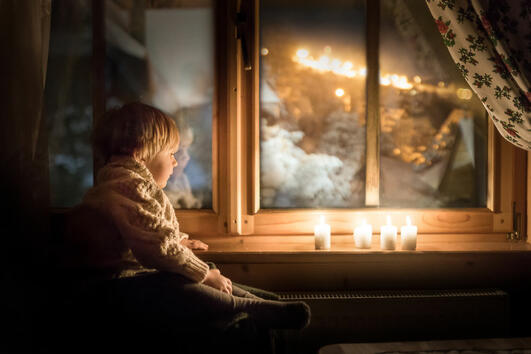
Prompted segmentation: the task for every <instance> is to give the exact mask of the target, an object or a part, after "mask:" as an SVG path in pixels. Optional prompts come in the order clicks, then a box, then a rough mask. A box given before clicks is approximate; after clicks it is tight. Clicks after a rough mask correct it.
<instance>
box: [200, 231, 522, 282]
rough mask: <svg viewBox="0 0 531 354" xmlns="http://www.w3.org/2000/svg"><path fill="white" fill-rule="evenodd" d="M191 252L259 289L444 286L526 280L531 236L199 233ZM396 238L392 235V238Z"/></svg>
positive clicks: (235, 278)
mask: <svg viewBox="0 0 531 354" xmlns="http://www.w3.org/2000/svg"><path fill="white" fill-rule="evenodd" d="M202 240H203V241H204V242H206V243H207V244H208V245H209V249H208V251H198V252H196V253H197V255H198V256H199V257H200V258H201V259H203V260H205V261H211V262H214V263H216V264H217V265H218V266H219V268H220V269H221V271H222V273H223V274H224V275H226V276H228V277H229V278H230V279H232V280H233V281H235V282H239V283H242V284H248V285H252V286H256V287H259V288H263V289H269V290H275V291H284V290H308V289H326V290H342V289H403V288H407V289H443V288H444V289H446V288H480V287H501V288H507V287H518V286H523V285H525V284H529V283H530V282H531V244H529V243H527V242H524V241H519V242H514V241H513V242H510V241H507V240H506V238H505V234H488V235H485V234H461V235H458V234H452V235H435V234H430V235H419V241H418V244H417V250H416V251H402V250H400V249H398V250H395V251H382V250H380V246H379V243H378V242H379V237H378V235H373V244H372V248H371V249H367V250H361V249H357V248H355V247H354V242H353V239H352V236H351V235H333V236H332V247H331V249H330V250H328V251H316V250H314V239H313V236H229V237H216V238H210V239H208V238H207V239H202ZM398 244H399V243H398Z"/></svg>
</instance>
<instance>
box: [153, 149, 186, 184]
mask: <svg viewBox="0 0 531 354" xmlns="http://www.w3.org/2000/svg"><path fill="white" fill-rule="evenodd" d="M177 150H179V148H178V147H177V148H176V149H173V150H170V149H164V150H162V151H160V152H159V153H158V154H157V155H155V157H154V158H153V159H152V160H151V161H149V162H147V163H146V167H147V168H148V170H149V171H150V172H151V174H152V175H153V177H154V178H155V182H157V185H158V186H159V187H160V188H164V187H166V183H168V179H169V178H170V175H171V174H172V173H173V169H174V168H175V167H176V166H177V160H175V157H174V154H175V153H176V152H177Z"/></svg>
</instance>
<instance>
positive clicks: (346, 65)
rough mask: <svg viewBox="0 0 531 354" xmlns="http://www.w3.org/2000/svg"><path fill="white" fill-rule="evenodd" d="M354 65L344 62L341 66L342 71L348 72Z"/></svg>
mask: <svg viewBox="0 0 531 354" xmlns="http://www.w3.org/2000/svg"><path fill="white" fill-rule="evenodd" d="M353 66H354V65H353V64H352V63H351V62H350V61H346V62H345V63H344V64H343V69H345V70H350V69H352V67H353Z"/></svg>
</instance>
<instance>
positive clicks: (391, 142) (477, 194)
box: [380, 0, 487, 208]
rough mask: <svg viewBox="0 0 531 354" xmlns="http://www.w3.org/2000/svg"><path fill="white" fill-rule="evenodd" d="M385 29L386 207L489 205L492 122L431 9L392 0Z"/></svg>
mask: <svg viewBox="0 0 531 354" xmlns="http://www.w3.org/2000/svg"><path fill="white" fill-rule="evenodd" d="M381 4H382V5H381V20H380V23H381V29H380V113H381V140H380V141H381V145H380V152H381V164H380V168H381V169H380V171H381V180H380V205H381V206H385V207H414V208H442V207H484V206H485V205H486V193H487V187H486V186H487V181H486V176H487V173H486V171H487V119H486V113H485V111H484V109H483V106H482V105H481V102H479V99H478V98H477V97H476V95H475V94H473V92H472V91H471V89H470V88H469V86H468V85H467V83H466V82H465V81H464V79H463V78H462V76H461V74H460V72H459V71H458V69H457V67H456V64H455V63H454V62H453V61H452V58H451V57H450V54H449V53H448V50H447V49H446V47H445V46H444V44H443V42H442V38H441V36H440V34H439V32H438V31H437V28H436V25H435V23H434V21H433V17H432V16H431V14H430V12H429V10H428V8H427V7H426V4H425V3H424V2H420V1H402V0H384V1H382V3H381Z"/></svg>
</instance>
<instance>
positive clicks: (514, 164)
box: [52, 0, 531, 237]
mask: <svg viewBox="0 0 531 354" xmlns="http://www.w3.org/2000/svg"><path fill="white" fill-rule="evenodd" d="M367 3H368V4H371V3H372V4H374V2H370V1H368V2H367ZM92 4H93V5H92V6H93V40H94V44H93V47H94V48H93V70H92V72H93V75H94V76H93V107H94V109H93V113H94V121H96V119H97V118H98V117H101V115H102V114H103V112H104V107H105V93H104V87H105V86H104V61H105V40H104V33H105V32H104V21H103V19H104V6H103V1H102V0H95V1H93V3H92ZM214 4H215V9H214V13H215V28H216V31H215V33H216V34H215V58H216V61H215V84H214V102H213V113H212V193H213V196H212V197H213V198H212V209H210V210H193V209H192V210H183V209H175V214H176V215H177V217H178V219H179V222H180V225H181V228H182V230H183V231H185V232H187V233H189V234H191V235H192V236H194V237H195V236H198V237H222V236H226V235H236V236H237V235H249V236H251V235H257V236H268V235H286V236H289V235H310V234H312V233H313V225H314V224H315V223H316V222H317V221H318V218H319V216H320V215H325V216H326V220H327V222H328V223H329V224H331V227H332V234H347V235H348V234H352V229H353V227H354V225H355V224H357V223H358V222H359V221H360V220H361V219H362V218H365V219H366V220H367V221H368V222H369V223H371V224H372V225H373V230H375V232H376V233H378V230H379V227H380V226H381V224H382V223H383V222H384V219H385V216H386V215H391V216H392V217H393V220H394V223H395V224H397V225H399V224H400V223H402V222H403V221H404V220H405V216H406V215H410V216H411V217H413V219H414V220H415V222H416V224H417V225H418V231H419V234H475V235H476V234H490V235H491V234H494V233H496V234H499V235H500V237H505V234H506V233H508V232H510V231H513V228H514V227H513V216H514V215H515V213H514V212H515V210H516V211H517V212H520V213H522V214H521V215H522V219H523V220H525V219H526V218H525V215H526V213H525V208H526V199H525V198H526V190H525V186H526V183H528V182H527V181H526V178H527V177H526V176H527V155H526V152H525V151H523V150H520V149H518V148H516V147H514V146H513V145H512V144H510V143H508V142H507V141H505V140H504V139H502V138H501V137H500V135H499V134H498V133H496V132H495V128H494V125H493V124H492V122H491V121H490V120H489V123H488V176H487V183H488V193H487V206H486V208H474V209H388V208H359V209H347V210H345V209H319V210H316V209H290V210H281V209H274V210H273V209H260V207H259V202H260V196H259V192H260V131H259V91H258V90H259V70H258V68H259V37H258V33H259V6H258V5H259V0H216V1H214ZM373 6H374V5H373ZM239 12H240V13H243V14H245V17H246V18H247V19H248V21H246V22H245V23H244V24H243V25H241V26H240V28H239V27H238V21H237V20H238V18H237V14H238V13H239ZM374 13H375V10H374V9H373V11H372V14H373V15H374ZM374 21H376V22H377V21H378V19H376V20H374V19H372V20H371V21H370V22H371V24H372V30H371V29H370V28H369V27H371V26H368V28H369V29H368V31H371V33H374V29H375V28H376V29H377V24H376V23H375V22H374ZM367 22H368V23H369V18H368V19H367ZM238 30H240V31H241V30H244V31H246V38H247V40H248V42H249V43H248V46H247V48H249V49H250V53H248V55H249V58H250V61H251V64H252V65H251V66H252V68H251V70H245V68H244V66H245V65H244V63H243V53H242V39H241V38H239V36H238ZM240 35H241V33H240ZM368 35H373V34H370V33H368ZM369 49H370V48H368V50H369ZM370 50H378V48H377V45H375V46H373V48H372V49H370ZM368 67H369V71H368V78H369V77H371V71H370V65H368ZM372 77H373V79H372V82H374V81H375V79H374V77H376V75H375V74H374V73H372ZM368 81H369V80H368ZM368 85H369V87H368V97H367V99H368V100H374V99H376V100H377V97H378V96H377V87H378V85H376V88H374V85H373V86H372V88H371V87H370V85H371V84H370V83H369V84H368ZM371 92H372V93H371ZM377 111H378V110H373V111H371V110H369V109H368V112H367V115H368V116H372V117H373V118H371V119H369V120H368V122H372V124H373V128H370V129H375V127H376V128H377V127H378V112H377ZM376 143H377V140H376ZM376 143H374V144H373V145H374V146H375V147H377V144H376ZM369 153H370V154H373V155H374V156H375V160H374V161H376V159H378V158H379V151H378V149H377V148H376V149H373V150H372V151H369V150H368V151H367V154H369ZM530 159H531V158H530ZM98 167H100V166H98V164H97V162H95V168H94V170H95V171H97V169H98ZM530 167H531V166H530ZM373 171H375V170H374V169H373ZM376 171H377V172H378V173H377V175H378V174H379V170H376ZM373 175H374V172H373ZM367 178H371V177H367ZM372 186H373V187H374V186H376V184H375V183H373V184H372ZM368 190H369V191H370V190H374V188H368ZM367 193H368V194H367V196H368V198H366V199H368V200H369V201H370V198H371V196H370V193H371V192H367ZM527 193H529V191H527ZM373 197H374V195H373ZM369 204H370V203H369ZM64 211H65V210H64V209H59V208H55V209H52V212H56V213H57V212H58V213H63V212H64ZM521 230H522V234H525V231H526V227H525V226H522V228H521Z"/></svg>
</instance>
